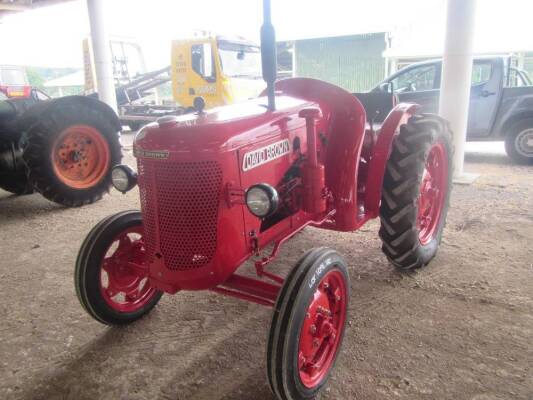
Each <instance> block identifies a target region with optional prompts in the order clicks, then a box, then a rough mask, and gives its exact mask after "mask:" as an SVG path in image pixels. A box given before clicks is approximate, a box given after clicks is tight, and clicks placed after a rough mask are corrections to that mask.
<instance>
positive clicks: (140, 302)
mask: <svg viewBox="0 0 533 400" xmlns="http://www.w3.org/2000/svg"><path fill="white" fill-rule="evenodd" d="M133 235H135V236H140V238H133V239H132V236H133ZM100 292H101V294H102V296H103V298H104V300H105V301H106V303H107V304H108V305H109V306H111V307H112V308H113V309H115V310H117V311H121V312H133V311H136V310H138V309H140V308H141V307H143V306H144V305H145V304H146V303H148V302H149V301H150V299H151V298H152V297H153V295H154V294H155V293H156V290H155V289H154V288H153V287H152V286H151V285H150V283H149V281H148V265H147V264H146V259H145V249H144V243H143V239H142V227H133V228H130V229H127V230H125V231H123V232H121V233H120V234H119V235H118V236H117V237H116V238H115V239H114V240H113V242H112V243H111V245H110V246H109V248H108V250H107V251H106V256H105V257H104V259H103V260H102V264H101V273H100Z"/></svg>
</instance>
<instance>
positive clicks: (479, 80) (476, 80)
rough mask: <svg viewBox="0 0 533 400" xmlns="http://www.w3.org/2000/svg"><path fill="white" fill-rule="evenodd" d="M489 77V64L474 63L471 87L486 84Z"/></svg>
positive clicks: (490, 68) (490, 65) (490, 72)
mask: <svg viewBox="0 0 533 400" xmlns="http://www.w3.org/2000/svg"><path fill="white" fill-rule="evenodd" d="M491 75H492V63H491V62H480V63H474V66H473V67H472V86H477V85H481V84H483V83H486V82H488V81H489V80H490V77H491Z"/></svg>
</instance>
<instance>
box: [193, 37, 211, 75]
mask: <svg viewBox="0 0 533 400" xmlns="http://www.w3.org/2000/svg"><path fill="white" fill-rule="evenodd" d="M191 63H192V69H193V70H194V72H196V73H197V74H198V75H200V76H201V77H202V78H204V79H205V80H206V81H208V82H214V81H215V59H214V57H213V52H212V51H211V44H210V43H202V44H195V45H193V46H191Z"/></svg>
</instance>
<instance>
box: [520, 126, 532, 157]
mask: <svg viewBox="0 0 533 400" xmlns="http://www.w3.org/2000/svg"><path fill="white" fill-rule="evenodd" d="M516 150H517V151H518V153H520V154H521V155H522V156H524V157H533V129H526V130H524V131H522V132H520V133H519V134H518V135H517V136H516Z"/></svg>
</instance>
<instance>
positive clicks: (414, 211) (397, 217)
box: [379, 115, 452, 270]
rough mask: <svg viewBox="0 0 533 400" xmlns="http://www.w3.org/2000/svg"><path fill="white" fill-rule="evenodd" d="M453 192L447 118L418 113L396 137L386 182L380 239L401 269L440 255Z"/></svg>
mask: <svg viewBox="0 0 533 400" xmlns="http://www.w3.org/2000/svg"><path fill="white" fill-rule="evenodd" d="M451 189H452V145H451V132H450V129H449V127H448V124H447V123H446V121H444V120H443V119H441V118H439V117H437V116H434V115H417V116H414V117H412V118H411V119H410V120H409V122H408V123H407V124H405V125H403V126H401V128H400V133H399V134H398V135H397V136H396V137H395V139H394V143H393V147H392V152H391V155H390V158H389V161H388V162H387V167H386V172H385V177H384V181H383V189H382V197H381V208H380V219H381V228H380V230H379V236H380V237H381V241H382V243H383V246H382V249H383V252H384V253H385V255H386V256H387V258H388V259H389V261H390V262H391V263H392V264H393V265H394V266H395V267H397V268H399V269H401V270H410V269H415V268H420V267H423V266H424V265H426V264H428V263H429V262H430V261H431V259H432V258H433V257H435V255H436V253H437V249H438V247H439V244H440V241H441V238H442V232H443V229H444V225H445V223H446V214H447V213H448V205H449V201H450V192H451Z"/></svg>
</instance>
